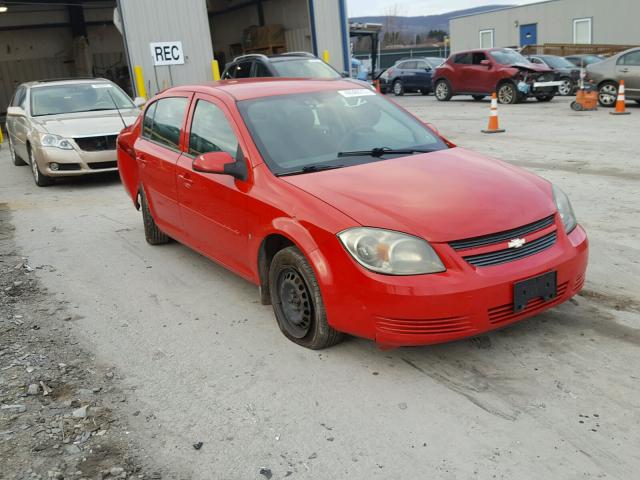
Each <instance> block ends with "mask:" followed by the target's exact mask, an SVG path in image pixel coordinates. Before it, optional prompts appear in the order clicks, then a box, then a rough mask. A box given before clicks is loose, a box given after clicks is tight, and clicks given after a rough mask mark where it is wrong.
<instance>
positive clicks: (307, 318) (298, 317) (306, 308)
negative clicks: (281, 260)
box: [277, 268, 313, 338]
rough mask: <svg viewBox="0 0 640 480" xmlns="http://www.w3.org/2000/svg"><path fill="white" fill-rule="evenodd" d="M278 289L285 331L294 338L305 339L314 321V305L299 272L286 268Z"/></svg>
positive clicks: (281, 275) (280, 276)
mask: <svg viewBox="0 0 640 480" xmlns="http://www.w3.org/2000/svg"><path fill="white" fill-rule="evenodd" d="M277 287H278V294H279V297H280V308H281V313H282V316H283V326H284V328H285V330H286V331H287V333H289V335H291V336H292V337H294V338H303V337H304V336H305V335H306V334H307V333H308V332H309V328H310V327H311V322H312V319H313V304H312V302H311V294H310V293H309V290H308V288H307V285H306V283H305V282H304V280H303V278H302V276H301V275H300V273H298V271H297V270H294V269H293V268H286V269H284V270H283V271H282V272H280V275H278V283H277Z"/></svg>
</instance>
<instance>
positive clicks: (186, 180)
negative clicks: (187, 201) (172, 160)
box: [178, 173, 193, 188]
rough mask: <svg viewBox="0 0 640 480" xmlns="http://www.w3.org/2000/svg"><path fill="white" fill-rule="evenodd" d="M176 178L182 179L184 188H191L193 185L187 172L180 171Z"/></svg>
mask: <svg viewBox="0 0 640 480" xmlns="http://www.w3.org/2000/svg"><path fill="white" fill-rule="evenodd" d="M178 178H179V179H180V181H182V185H183V186H184V188H191V187H192V186H193V180H191V175H190V174H189V173H185V174H182V173H180V174H178Z"/></svg>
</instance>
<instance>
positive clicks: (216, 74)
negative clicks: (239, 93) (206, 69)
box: [211, 58, 220, 82]
mask: <svg viewBox="0 0 640 480" xmlns="http://www.w3.org/2000/svg"><path fill="white" fill-rule="evenodd" d="M211 73H213V80H214V81H216V82H217V81H218V80H220V65H219V64H218V60H216V59H215V58H214V59H213V60H211Z"/></svg>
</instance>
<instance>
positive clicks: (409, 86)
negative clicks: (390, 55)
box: [379, 57, 442, 96]
mask: <svg viewBox="0 0 640 480" xmlns="http://www.w3.org/2000/svg"><path fill="white" fill-rule="evenodd" d="M433 58H434V57H428V58H426V57H425V58H411V59H405V60H400V61H399V62H398V63H396V64H395V65H394V66H393V67H389V68H388V69H387V70H385V71H384V72H383V73H382V75H380V77H379V80H380V90H381V91H382V92H383V93H387V92H390V91H392V92H393V93H394V94H395V95H397V96H400V95H404V94H405V93H408V92H420V93H422V94H423V95H428V94H429V93H431V91H432V85H431V84H432V81H431V73H432V72H433V69H434V68H435V67H437V66H438V65H439V64H440V63H442V62H437V61H436V60H433Z"/></svg>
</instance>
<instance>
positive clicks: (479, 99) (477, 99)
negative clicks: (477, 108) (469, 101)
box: [471, 95, 486, 102]
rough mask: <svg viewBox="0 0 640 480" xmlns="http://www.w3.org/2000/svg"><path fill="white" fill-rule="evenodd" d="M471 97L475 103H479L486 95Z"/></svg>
mask: <svg viewBox="0 0 640 480" xmlns="http://www.w3.org/2000/svg"><path fill="white" fill-rule="evenodd" d="M471 97H472V98H473V99H474V100H475V101H476V102H481V101H482V100H484V98H485V97H486V95H471Z"/></svg>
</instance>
